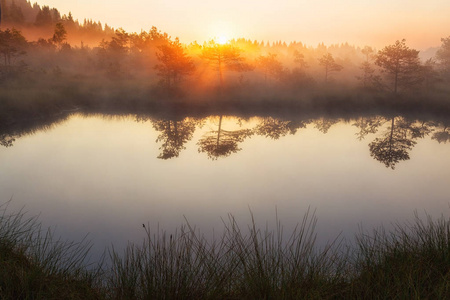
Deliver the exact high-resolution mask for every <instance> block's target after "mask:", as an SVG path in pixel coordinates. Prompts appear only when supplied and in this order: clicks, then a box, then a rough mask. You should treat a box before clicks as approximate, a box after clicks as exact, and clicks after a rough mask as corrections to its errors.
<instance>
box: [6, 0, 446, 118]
mask: <svg viewBox="0 0 450 300" xmlns="http://www.w3.org/2000/svg"><path fill="white" fill-rule="evenodd" d="M1 4H2V6H1V7H2V11H1V16H2V17H1V27H0V56H1V57H0V125H1V124H2V123H3V124H7V123H8V122H12V121H13V120H14V119H17V118H22V119H23V118H30V117H40V116H43V115H46V116H48V115H51V114H55V113H59V112H61V111H64V110H72V109H80V108H83V109H90V110H120V111H122V112H126V111H142V110H145V111H152V110H153V111H155V110H158V111H161V110H162V111H169V112H171V113H172V112H173V111H174V110H175V111H178V112H182V113H185V114H188V113H189V112H191V113H192V112H218V111H220V113H227V112H229V113H236V112H246V113H254V114H264V113H269V112H270V113H276V112H281V113H282V112H283V111H286V112H295V111H302V112H305V111H315V112H316V111H323V112H325V113H330V112H331V113H332V112H346V111H359V110H362V111H371V112H377V111H379V112H386V111H394V112H395V111H400V112H405V111H406V112H420V113H423V112H429V113H432V114H446V113H448V112H449V109H450V99H449V96H448V95H449V92H450V84H449V83H450V36H449V37H443V38H442V39H441V46H440V48H439V49H437V51H435V53H431V54H430V53H422V54H421V53H420V52H419V51H418V50H415V49H412V48H410V47H409V46H408V44H407V41H406V40H404V39H401V37H400V38H399V39H398V40H397V41H393V43H392V44H390V45H386V46H385V47H384V48H382V49H379V50H378V49H375V48H374V47H371V46H369V45H365V46H355V45H350V44H349V43H341V44H335V45H328V46H327V45H324V44H323V43H321V44H319V45H317V46H315V47H313V46H309V45H305V44H303V43H301V42H290V43H286V42H283V41H277V42H271V43H269V42H264V41H256V40H254V41H252V40H249V39H243V38H240V39H232V40H229V41H225V42H224V41H219V40H210V41H208V42H204V43H203V44H199V43H197V42H192V43H190V44H188V45H186V44H182V43H181V42H180V41H179V39H178V38H172V37H171V36H170V35H169V34H168V33H165V32H162V31H161V30H159V29H158V28H156V27H152V28H151V29H150V30H148V31H144V30H143V31H141V32H139V33H135V32H133V33H129V32H126V31H125V30H124V29H122V28H119V29H114V28H111V27H110V26H108V25H106V24H105V25H102V24H101V23H100V22H95V21H92V20H84V21H83V22H80V21H78V20H74V18H73V16H72V14H71V13H69V14H68V15H63V16H61V14H60V13H59V11H58V10H57V9H55V8H49V7H48V6H43V7H40V6H39V5H37V4H34V5H31V4H30V2H28V1H26V0H1Z"/></svg>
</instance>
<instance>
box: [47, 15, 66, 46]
mask: <svg viewBox="0 0 450 300" xmlns="http://www.w3.org/2000/svg"><path fill="white" fill-rule="evenodd" d="M66 40H67V31H66V28H64V25H63V24H62V23H61V22H58V23H56V25H55V33H54V34H53V37H52V38H51V41H52V42H53V43H54V44H55V45H57V46H58V47H59V48H60V49H61V46H62V44H63V43H64V41H66Z"/></svg>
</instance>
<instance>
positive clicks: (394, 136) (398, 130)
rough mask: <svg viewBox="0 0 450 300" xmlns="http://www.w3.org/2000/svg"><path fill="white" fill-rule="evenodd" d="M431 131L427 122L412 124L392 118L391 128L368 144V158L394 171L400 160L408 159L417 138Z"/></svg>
mask: <svg viewBox="0 0 450 300" xmlns="http://www.w3.org/2000/svg"><path fill="white" fill-rule="evenodd" d="M431 131H432V125H431V124H429V123H427V122H422V123H419V124H417V123H414V122H411V121H407V120H405V119H404V118H401V117H398V118H395V117H394V118H392V119H391V126H390V127H389V128H388V130H387V131H386V132H385V133H384V135H383V137H381V138H376V139H375V140H374V141H373V142H372V143H370V144H369V148H370V156H372V157H373V158H375V159H376V160H378V161H380V162H382V163H384V164H385V166H386V167H387V168H389V167H390V168H391V169H395V165H396V164H397V163H398V162H399V161H402V160H408V159H409V153H408V152H409V151H411V150H412V148H413V147H414V145H415V144H417V142H416V141H415V140H416V139H418V138H423V137H424V136H426V135H428V134H429V133H430V132H431Z"/></svg>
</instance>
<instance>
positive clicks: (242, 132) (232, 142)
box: [197, 115, 253, 160]
mask: <svg viewBox="0 0 450 300" xmlns="http://www.w3.org/2000/svg"><path fill="white" fill-rule="evenodd" d="M222 122H223V115H221V116H220V117H219V123H218V125H217V130H211V131H208V132H206V133H205V134H204V135H203V137H202V138H201V139H200V140H199V141H198V143H197V145H198V146H199V148H198V152H200V153H201V152H203V153H206V154H207V155H208V157H209V158H210V159H212V160H216V159H218V158H219V157H227V156H230V155H231V154H232V153H236V152H238V151H240V150H242V149H241V148H239V143H242V142H243V141H244V140H245V139H246V138H248V137H250V136H252V135H253V130H251V129H237V130H226V129H224V128H222ZM237 124H239V122H237Z"/></svg>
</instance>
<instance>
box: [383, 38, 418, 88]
mask: <svg viewBox="0 0 450 300" xmlns="http://www.w3.org/2000/svg"><path fill="white" fill-rule="evenodd" d="M375 64H376V65H377V66H379V67H381V69H382V72H384V73H385V74H386V75H387V77H388V79H389V80H390V81H391V86H392V88H391V89H392V91H393V92H394V94H397V92H398V91H399V89H400V88H401V89H409V88H412V87H414V86H415V85H418V84H419V83H420V82H421V81H422V78H421V76H420V73H421V72H420V71H421V65H420V59H419V51H417V50H414V49H410V48H409V47H408V46H406V40H405V39H403V40H401V41H398V40H397V41H396V42H395V44H393V45H389V46H386V47H384V48H383V49H382V50H380V51H378V54H377V56H376V59H375Z"/></svg>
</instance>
